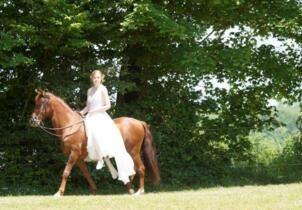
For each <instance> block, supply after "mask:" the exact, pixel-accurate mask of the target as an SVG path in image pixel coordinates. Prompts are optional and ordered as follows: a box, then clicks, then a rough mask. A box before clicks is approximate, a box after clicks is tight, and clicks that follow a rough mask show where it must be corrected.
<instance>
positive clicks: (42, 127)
mask: <svg viewBox="0 0 302 210" xmlns="http://www.w3.org/2000/svg"><path fill="white" fill-rule="evenodd" d="M43 98H45V99H47V100H45V101H44V102H43V103H42V105H41V108H40V112H39V114H38V115H37V117H35V118H34V119H33V122H34V123H35V125H37V126H38V127H39V128H41V130H43V131H45V132H46V133H48V134H50V135H53V136H56V137H62V140H63V141H64V139H65V138H66V137H68V136H71V135H73V134H75V133H77V132H78V131H79V130H80V128H81V126H79V128H78V129H77V130H76V131H75V132H73V133H70V134H68V135H65V136H64V135H60V134H56V133H53V132H51V131H58V130H64V129H66V128H70V127H73V126H74V125H77V124H80V123H83V122H84V118H85V117H82V116H81V117H82V120H80V121H78V122H75V123H72V124H71V125H67V126H64V127H61V128H50V127H46V126H44V123H43V121H42V120H41V121H40V122H39V123H38V121H37V119H39V117H40V115H41V114H42V110H43V109H44V112H46V105H47V104H48V103H49V97H48V96H43ZM41 124H42V125H41ZM83 125H84V126H85V123H83Z"/></svg>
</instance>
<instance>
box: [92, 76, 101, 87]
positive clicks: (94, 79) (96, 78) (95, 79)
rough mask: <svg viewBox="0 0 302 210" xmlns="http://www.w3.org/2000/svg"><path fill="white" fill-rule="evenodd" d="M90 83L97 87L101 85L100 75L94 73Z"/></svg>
mask: <svg viewBox="0 0 302 210" xmlns="http://www.w3.org/2000/svg"><path fill="white" fill-rule="evenodd" d="M92 83H93V85H94V86H99V85H100V84H101V75H100V74H98V73H96V74H94V75H93V77H92Z"/></svg>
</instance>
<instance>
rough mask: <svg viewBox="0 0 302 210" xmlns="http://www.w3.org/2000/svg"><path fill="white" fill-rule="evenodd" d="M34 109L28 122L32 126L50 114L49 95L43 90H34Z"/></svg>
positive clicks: (35, 125) (38, 123)
mask: <svg viewBox="0 0 302 210" xmlns="http://www.w3.org/2000/svg"><path fill="white" fill-rule="evenodd" d="M35 92H36V93H37V95H36V97H35V103H36V105H35V109H34V111H33V113H32V115H31V119H30V120H29V123H30V125H31V126H33V127H37V126H38V125H40V123H41V122H42V121H43V120H44V119H46V118H48V117H50V116H51V115H52V108H51V96H50V94H48V93H47V92H45V91H43V90H35Z"/></svg>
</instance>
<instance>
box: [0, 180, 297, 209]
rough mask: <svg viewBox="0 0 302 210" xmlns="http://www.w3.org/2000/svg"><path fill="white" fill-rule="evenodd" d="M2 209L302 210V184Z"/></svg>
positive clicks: (32, 200)
mask: <svg viewBox="0 0 302 210" xmlns="http://www.w3.org/2000/svg"><path fill="white" fill-rule="evenodd" d="M0 209H1V210H2V209H3V210H10V209H28V210H36V209H37V210H50V209H60V210H61V209H62V210H67V209H70V210H79V209H85V210H86V209H87V210H94V209H98V210H99V209H102V210H105V209H113V210H119V209H123V210H130V209H131V210H132V209H140V210H149V209H162V210H166V209H181V210H185V209H188V210H194V209H232V210H233V209H240V210H241V209H244V210H246V209H251V210H255V209H274V210H275V209H302V184H286V185H267V186H244V187H227V188H226V187H217V188H208V189H199V190H187V191H174V192H159V193H146V194H145V195H142V196H137V197H135V196H130V195H97V196H89V195H84V196H70V195H68V196H64V197H62V198H54V197H52V196H3V197H0Z"/></svg>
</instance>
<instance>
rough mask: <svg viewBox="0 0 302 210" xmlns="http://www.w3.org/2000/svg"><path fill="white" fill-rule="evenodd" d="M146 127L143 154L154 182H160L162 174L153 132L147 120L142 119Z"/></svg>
mask: <svg viewBox="0 0 302 210" xmlns="http://www.w3.org/2000/svg"><path fill="white" fill-rule="evenodd" d="M142 124H143V126H144V129H145V137H144V143H143V151H144V152H143V154H144V160H145V161H144V162H145V164H146V169H147V173H148V174H149V175H150V178H151V181H152V183H153V184H159V182H160V175H159V168H158V164H157V160H156V149H155V145H154V141H153V136H152V134H151V131H150V128H149V126H148V125H147V123H146V122H144V121H142Z"/></svg>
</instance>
